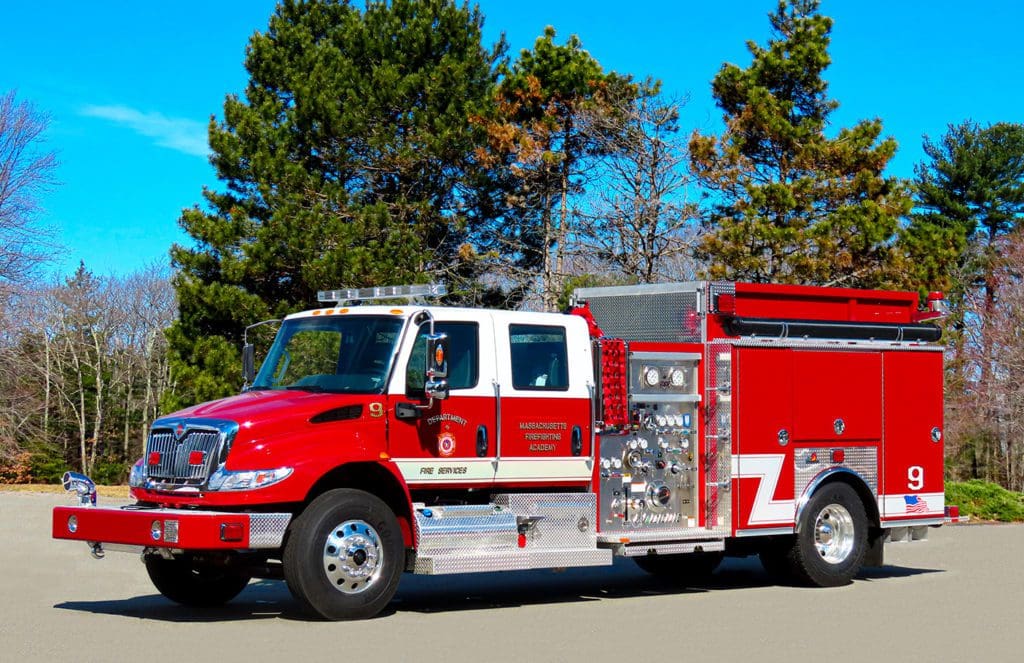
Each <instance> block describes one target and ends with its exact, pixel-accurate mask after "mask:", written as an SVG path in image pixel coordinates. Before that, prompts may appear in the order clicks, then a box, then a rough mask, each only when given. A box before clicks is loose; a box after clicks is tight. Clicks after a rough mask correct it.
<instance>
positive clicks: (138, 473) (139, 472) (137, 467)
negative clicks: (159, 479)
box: [128, 458, 146, 488]
mask: <svg viewBox="0 0 1024 663" xmlns="http://www.w3.org/2000/svg"><path fill="white" fill-rule="evenodd" d="M142 460H143V459H142V458H140V459H138V460H137V461H135V464H134V465H132V470H131V472H129V473H128V485H129V486H131V487H132V488H141V487H142V484H144V483H146V472H145V470H144V469H143V467H142Z"/></svg>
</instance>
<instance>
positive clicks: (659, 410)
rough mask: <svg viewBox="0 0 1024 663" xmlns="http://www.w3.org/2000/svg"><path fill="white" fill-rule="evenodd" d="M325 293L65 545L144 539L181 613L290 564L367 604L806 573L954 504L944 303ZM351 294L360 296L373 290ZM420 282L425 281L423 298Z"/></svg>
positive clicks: (856, 556) (314, 589)
mask: <svg viewBox="0 0 1024 663" xmlns="http://www.w3.org/2000/svg"><path fill="white" fill-rule="evenodd" d="M440 293H443V290H442V289H440V287H437V286H421V287H394V288H375V289H363V290H352V291H330V292H326V293H321V301H324V302H329V303H328V304H326V305H325V307H324V308H319V309H316V310H311V311H305V312H302V313H297V314H294V315H291V316H288V317H287V318H286V319H285V320H283V321H282V322H281V327H280V329H279V331H278V333H277V336H276V338H275V340H274V343H273V345H272V346H271V347H270V349H269V351H268V353H267V357H266V358H265V360H264V361H263V363H262V367H261V368H260V370H259V372H258V374H257V373H256V372H255V371H254V370H253V368H252V367H253V361H252V358H253V350H252V346H251V345H248V344H247V345H246V348H245V351H244V358H245V362H244V363H245V364H246V373H247V387H246V388H245V390H244V391H243V392H242V393H241V394H239V395H237V396H233V397H230V398H225V399H223V400H218V401H213V402H210V403H204V404H201V405H196V406H195V407H192V408H188V409H185V410H182V411H180V412H175V413H173V414H170V415H167V416H165V417H163V418H161V419H159V420H158V421H156V422H155V423H154V424H153V427H152V430H151V432H150V435H149V439H148V442H147V444H146V448H145V455H144V456H143V457H142V459H140V460H139V462H138V463H136V465H135V466H134V468H133V469H132V472H131V477H130V484H131V493H132V496H133V498H134V499H135V503H134V504H133V505H131V506H126V507H120V508H109V507H108V508H102V507H97V506H95V491H94V487H93V485H92V483H91V482H90V481H89V480H88V479H87V478H86V477H84V476H81V475H69V476H67V477H66V487H68V488H69V489H70V490H74V491H76V492H78V493H79V495H80V496H81V501H82V504H80V505H78V506H75V507H57V508H56V509H54V511H53V521H52V526H53V536H54V537H56V538H60V539H75V540H81V541H85V542H88V544H89V546H90V547H91V549H92V551H93V554H94V555H95V556H102V555H103V554H104V552H105V551H107V550H134V551H137V552H141V556H142V560H143V562H144V563H145V566H146V570H147V571H148V573H149V576H150V578H151V579H152V581H153V583H154V585H155V586H156V588H157V589H158V590H159V591H160V592H161V593H162V594H164V595H165V596H166V597H168V598H170V599H172V600H174V601H177V602H179V603H182V604H185V605H193V606H197V605H200V606H201V605H214V604H220V603H223V602H225V601H228V600H230V599H232V598H233V597H234V596H235V595H237V594H238V593H239V592H240V591H241V590H242V589H243V588H244V587H245V585H246V583H248V581H249V580H250V578H253V577H259V578H283V579H284V580H286V581H287V583H288V587H289V589H290V590H291V592H292V593H293V594H294V595H295V597H296V598H297V599H298V601H299V602H300V603H301V604H302V605H303V606H304V607H305V608H307V609H308V610H309V611H310V612H311V613H312V614H314V615H318V616H320V617H323V618H327V619H349V618H361V617H368V616H371V615H374V614H376V613H377V612H379V611H380V610H381V609H382V608H384V607H385V606H386V605H387V604H388V602H389V601H390V600H391V598H392V596H393V595H394V593H395V591H396V588H397V586H398V582H399V578H400V576H401V574H402V572H403V571H407V572H411V573H422V574H445V573H467V572H480V571H499V570H515V569H534V568H545V567H572V566H598V565H607V564H611V563H612V559H613V557H615V556H626V557H632V558H633V559H634V560H635V561H636V563H637V564H638V565H639V566H640V567H641V568H643V569H644V570H646V571H649V572H651V573H654V574H660V575H665V576H670V577H673V578H674V579H675V580H687V579H692V578H694V577H696V576H699V575H701V574H707V573H710V572H711V571H712V570H713V569H714V568H715V567H716V566H717V564H718V563H719V562H720V560H721V559H722V557H723V556H724V555H751V554H758V555H760V557H761V560H762V561H763V563H764V565H765V567H766V568H767V569H768V570H769V571H771V572H773V573H777V574H780V575H782V576H785V577H787V578H788V579H790V580H795V581H797V582H800V583H803V584H809V585H817V586H828V585H841V584H845V583H848V582H850V581H851V579H852V578H853V577H854V575H855V574H856V573H857V572H858V570H859V569H860V568H861V567H862V566H864V565H880V564H881V563H882V553H883V543H884V542H886V541H894V540H897V541H898V540H917V539H921V538H924V537H925V534H926V531H927V527H928V526H934V525H939V524H941V523H942V522H943V521H944V517H943V508H944V494H943V477H942V472H943V444H942V435H943V433H942V431H943V423H942V409H943V408H942V350H941V347H939V346H937V345H936V344H935V342H936V341H938V340H939V329H938V327H936V326H934V325H933V324H931V323H930V322H929V321H930V320H934V319H935V318H938V317H941V315H942V301H941V294H939V293H933V294H932V295H930V296H929V298H928V301H927V305H926V307H925V308H924V309H923V310H922V309H920V308H919V302H918V296H917V295H916V294H914V293H905V292H885V291H867V290H853V289H842V288H819V287H803V286H781V285H764V284H745V283H718V282H691V283H676V284H659V285H642V286H629V287H611V288H584V289H580V290H578V291H576V293H575V305H574V308H573V309H572V311H571V312H570V314H568V315H564V314H553V313H531V312H520V311H516V312H510V311H491V310H478V309H466V308H447V307H438V306H429V305H425V304H422V303H413V304H405V303H402V304H398V305H390V306H389V305H387V303H383V304H382V303H380V302H371V304H370V305H366V304H362V303H361V302H365V301H367V300H371V299H374V298H378V299H384V298H388V297H403V298H406V299H405V300H404V301H409V298H410V297H418V296H424V295H429V294H440ZM357 300H361V302H358V303H360V305H356V304H357ZM413 301H416V300H413Z"/></svg>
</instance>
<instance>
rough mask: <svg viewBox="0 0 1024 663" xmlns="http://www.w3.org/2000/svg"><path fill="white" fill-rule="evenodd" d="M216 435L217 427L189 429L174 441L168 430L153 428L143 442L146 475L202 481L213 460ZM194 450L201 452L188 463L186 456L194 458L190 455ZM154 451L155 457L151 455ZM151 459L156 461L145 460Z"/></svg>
mask: <svg viewBox="0 0 1024 663" xmlns="http://www.w3.org/2000/svg"><path fill="white" fill-rule="evenodd" d="M220 437H221V434H220V431H216V430H208V429H190V430H186V431H185V433H184V435H182V438H181V440H180V441H178V440H176V439H174V433H173V432H172V431H170V430H167V429H160V428H156V429H153V431H152V432H151V433H150V434H149V443H148V444H147V445H146V458H145V462H146V463H147V465H146V469H147V475H148V476H149V478H150V479H155V480H157V481H166V482H173V483H176V484H183V485H195V486H198V485H201V484H203V483H204V482H205V481H206V478H207V477H208V476H209V474H210V468H211V467H212V466H213V464H214V463H215V462H216V460H217V455H218V452H219V450H220V449H219V447H220ZM196 451H198V452H202V454H203V455H202V458H201V461H200V462H199V463H192V462H190V460H195V459H194V458H191V456H192V453H193V452H196ZM154 453H157V454H159V457H156V458H154V455H153V454H154ZM154 459H157V462H156V463H155V464H149V463H150V461H151V460H154Z"/></svg>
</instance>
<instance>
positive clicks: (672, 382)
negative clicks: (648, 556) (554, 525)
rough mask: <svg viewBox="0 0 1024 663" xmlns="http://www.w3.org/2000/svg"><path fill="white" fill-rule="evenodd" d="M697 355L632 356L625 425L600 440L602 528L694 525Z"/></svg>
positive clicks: (620, 529) (696, 513)
mask: <svg viewBox="0 0 1024 663" xmlns="http://www.w3.org/2000/svg"><path fill="white" fill-rule="evenodd" d="M699 358H700V355H697V354H691V353H671V352H633V353H630V356H629V364H628V365H629V378H628V379H629V392H630V395H629V415H628V416H629V426H628V427H627V428H626V430H625V431H624V432H622V433H621V434H617V435H602V437H601V457H600V460H599V463H600V469H599V473H600V486H601V488H600V504H599V508H600V514H599V518H600V521H601V523H600V524H601V531H602V533H609V532H650V533H656V532H664V533H666V534H668V533H669V532H670V531H673V532H674V533H676V534H678V530H681V529H690V528H697V527H699V526H700V523H699V514H700V509H699V502H700V493H699V490H698V486H699V476H698V467H699V450H698V447H699V443H698V441H699V440H700V436H699V431H698V424H697V422H698V419H697V407H698V404H699V402H700V396H699V395H698V390H697V386H698V385H697V378H698V374H697V366H698V360H699Z"/></svg>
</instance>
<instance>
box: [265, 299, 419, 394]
mask: <svg viewBox="0 0 1024 663" xmlns="http://www.w3.org/2000/svg"><path fill="white" fill-rule="evenodd" d="M403 322H404V321H403V319H402V318H398V317H385V316H369V315H359V316H353V315H347V316H336V315H330V316H323V317H319V318H296V319H292V320H286V321H285V322H284V324H282V325H281V329H280V331H278V333H277V338H275V339H274V344H273V346H271V348H270V352H269V353H268V354H267V358H266V360H265V361H264V362H263V366H262V367H261V368H260V372H259V374H258V375H257V376H256V380H255V381H254V382H253V385H252V388H253V389H300V390H303V391H327V392H335V393H358V394H379V393H382V392H383V391H384V386H385V385H384V383H385V382H386V380H387V376H388V371H389V370H390V368H391V360H392V356H393V355H394V350H395V345H396V344H397V343H398V336H399V333H400V332H401V330H402V324H403Z"/></svg>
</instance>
